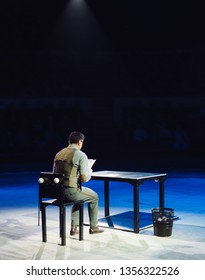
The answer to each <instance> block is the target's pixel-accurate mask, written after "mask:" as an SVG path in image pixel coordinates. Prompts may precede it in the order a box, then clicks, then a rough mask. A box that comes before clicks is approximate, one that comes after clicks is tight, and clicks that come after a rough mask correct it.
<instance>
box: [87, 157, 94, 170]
mask: <svg viewBox="0 0 205 280" xmlns="http://www.w3.org/2000/svg"><path fill="white" fill-rule="evenodd" d="M95 162H96V159H90V158H89V159H88V167H89V168H90V169H92V166H93V164H94V163H95Z"/></svg>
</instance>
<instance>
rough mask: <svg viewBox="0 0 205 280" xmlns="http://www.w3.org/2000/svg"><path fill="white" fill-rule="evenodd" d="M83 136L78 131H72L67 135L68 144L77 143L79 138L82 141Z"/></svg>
mask: <svg viewBox="0 0 205 280" xmlns="http://www.w3.org/2000/svg"><path fill="white" fill-rule="evenodd" d="M84 139H85V136H84V135H83V134H82V133H81V132H78V131H73V132H71V133H70V135H69V144H77V143H78V142H79V141H80V140H82V141H84Z"/></svg>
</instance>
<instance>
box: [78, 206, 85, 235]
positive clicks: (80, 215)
mask: <svg viewBox="0 0 205 280" xmlns="http://www.w3.org/2000/svg"><path fill="white" fill-rule="evenodd" d="M79 212H80V213H79V240H83V222H84V217H83V212H84V205H83V203H81V204H80V211H79Z"/></svg>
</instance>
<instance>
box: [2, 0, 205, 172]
mask: <svg viewBox="0 0 205 280" xmlns="http://www.w3.org/2000/svg"><path fill="white" fill-rule="evenodd" d="M165 2H166V3H165ZM179 2H180V3H179ZM204 23H205V22H204V15H203V9H202V7H200V6H199V5H198V4H197V2H193V3H190V4H189V3H187V2H185V3H182V2H181V1H137V0H133V1H131V0H126V1H121V0H118V1H115V0H109V1H108V0H97V1H96V0H70V1H69V0H67V1H65V0H61V1H48V0H45V1H43V0H41V1H40V0H36V1H33V0H31V1H13V0H11V1H7V3H1V4H0V93H1V97H0V126H1V141H0V160H1V166H6V168H8V170H9V168H10V167H9V166H10V165H12V164H16V163H17V164H19V165H23V166H27V165H29V164H31V163H35V164H36V165H37V166H40V164H42V163H45V164H47V166H48V168H50V165H52V161H53V157H54V155H55V153H56V152H57V151H58V150H59V149H61V148H62V147H64V146H66V145H67V137H68V134H69V133H70V132H71V131H72V130H80V131H82V132H83V133H84V134H85V135H86V141H85V146H84V151H85V152H86V153H87V154H88V156H89V157H93V158H97V162H96V168H108V167H110V166H112V167H113V168H123V169H126V168H130V169H135V170H136V168H137V169H146V168H148V169H149V170H150V168H151V169H153V170H156V169H159V168H165V169H166V168H191V169H198V168H202V169H203V167H204V143H205V136H204V120H205V107H204V105H205V96H204V90H205V79H204V78H205V67H204V65H205V63H204V62H205V36H204V35H205V34H204Z"/></svg>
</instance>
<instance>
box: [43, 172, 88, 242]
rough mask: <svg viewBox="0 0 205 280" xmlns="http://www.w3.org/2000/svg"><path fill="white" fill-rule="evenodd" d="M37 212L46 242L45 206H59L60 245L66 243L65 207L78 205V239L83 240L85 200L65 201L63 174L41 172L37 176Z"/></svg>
mask: <svg viewBox="0 0 205 280" xmlns="http://www.w3.org/2000/svg"><path fill="white" fill-rule="evenodd" d="M38 182H39V212H41V221H42V241H43V242H47V228H46V207H47V206H57V207H59V231H60V237H61V245H63V246H65V245H66V207H67V206H72V205H79V240H83V216H84V203H87V202H85V201H82V200H79V201H67V200H66V197H65V188H64V175H63V174H59V173H52V172H41V173H40V176H39V180H38Z"/></svg>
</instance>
